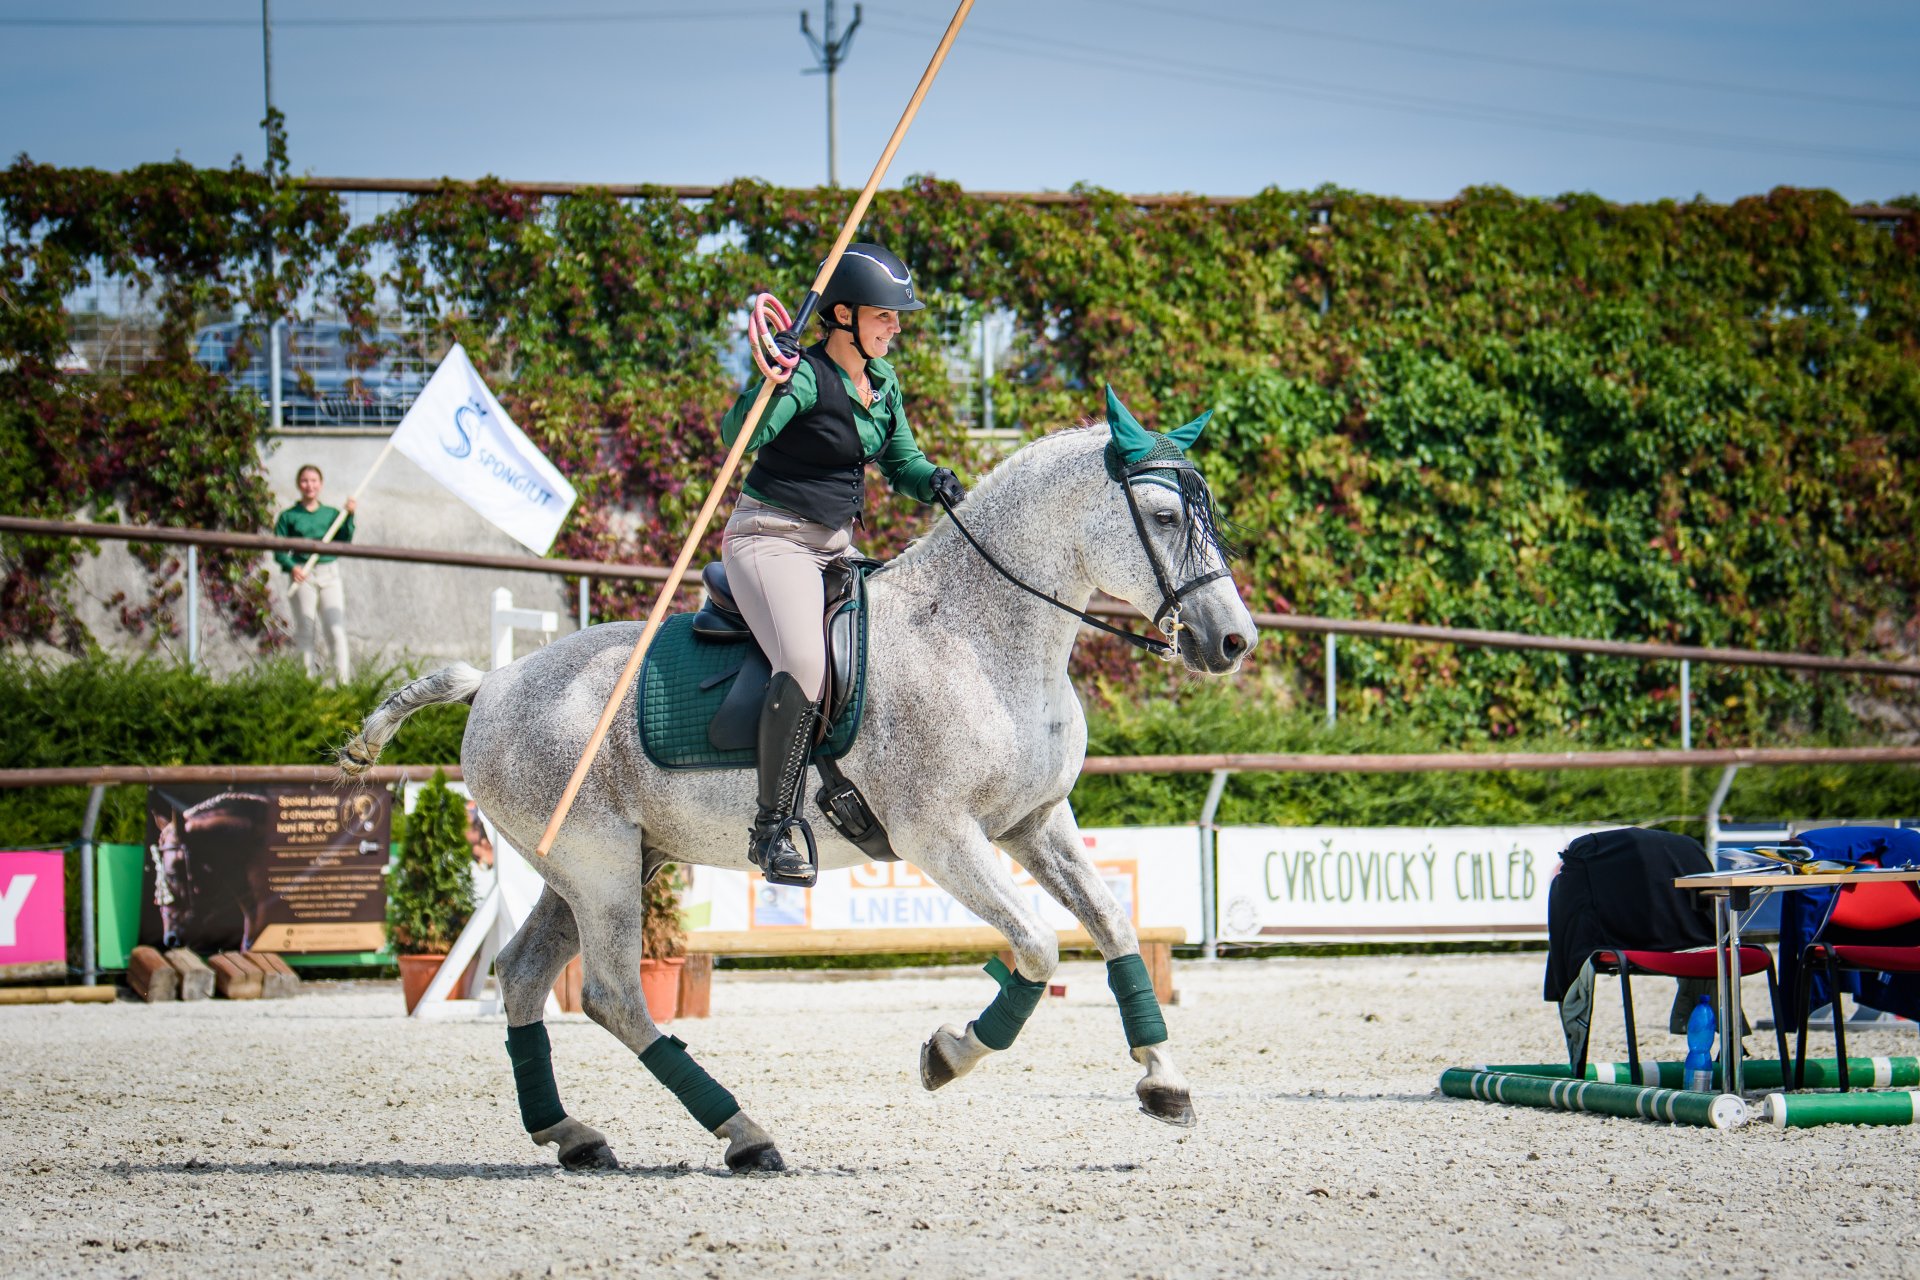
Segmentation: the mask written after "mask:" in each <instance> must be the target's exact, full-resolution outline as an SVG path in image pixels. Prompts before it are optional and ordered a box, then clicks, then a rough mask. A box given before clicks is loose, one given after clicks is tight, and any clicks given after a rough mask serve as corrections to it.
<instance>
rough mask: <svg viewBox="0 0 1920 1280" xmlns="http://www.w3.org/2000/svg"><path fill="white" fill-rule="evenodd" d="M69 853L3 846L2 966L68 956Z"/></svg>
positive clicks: (48, 961) (0, 881) (50, 961)
mask: <svg viewBox="0 0 1920 1280" xmlns="http://www.w3.org/2000/svg"><path fill="white" fill-rule="evenodd" d="M66 877H67V858H66V855H65V854H63V853H59V852H57V851H56V852H40V851H36V852H24V851H20V850H0V969H4V968H6V967H7V966H9V965H19V964H65V963H66V960H67V878H66Z"/></svg>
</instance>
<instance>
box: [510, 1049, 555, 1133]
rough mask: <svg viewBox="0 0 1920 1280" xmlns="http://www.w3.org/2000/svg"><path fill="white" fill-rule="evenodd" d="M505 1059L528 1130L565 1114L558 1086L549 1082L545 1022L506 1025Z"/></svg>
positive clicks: (550, 1071) (550, 1124)
mask: <svg viewBox="0 0 1920 1280" xmlns="http://www.w3.org/2000/svg"><path fill="white" fill-rule="evenodd" d="M507 1059H508V1060H509V1061H510V1062H512V1063H513V1087H514V1089H515V1090H516V1091H518V1093H519V1095H520V1123H521V1124H523V1125H525V1126H526V1128H527V1132H528V1133H538V1132H540V1131H541V1130H542V1129H551V1128H552V1127H553V1126H554V1125H556V1124H559V1123H560V1122H561V1121H562V1120H565V1119H566V1118H567V1109H566V1108H565V1107H563V1106H561V1105H560V1090H559V1088H558V1087H557V1086H556V1085H555V1084H554V1083H553V1045H552V1043H551V1042H550V1041H549V1040H548V1039H547V1024H546V1023H544V1022H530V1023H528V1024H527V1025H526V1026H524V1027H508V1028H507Z"/></svg>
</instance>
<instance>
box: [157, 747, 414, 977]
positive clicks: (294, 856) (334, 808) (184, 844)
mask: <svg viewBox="0 0 1920 1280" xmlns="http://www.w3.org/2000/svg"><path fill="white" fill-rule="evenodd" d="M392 835H393V797H392V795H391V794H390V793H388V792H387V791H385V790H384V789H370V790H364V791H338V790H334V789H333V788H330V787H311V786H304V785H298V784H273V783H266V784H247V785H244V786H240V785H236V786H167V787H152V788H149V789H148V791H147V839H146V850H147V857H146V867H145V870H144V873H143V876H142V887H141V897H140V940H141V941H142V942H144V943H148V944H150V945H153V946H158V947H191V948H192V949H193V950H195V951H230V950H239V951H249V950H251V951H287V952H348V951H378V950H380V949H381V947H383V946H384V945H385V942H386V933H385V928H386V925H385V922H386V914H387V891H386V870H387V856H388V849H389V846H390V842H391V839H392Z"/></svg>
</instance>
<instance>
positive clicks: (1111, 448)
mask: <svg viewBox="0 0 1920 1280" xmlns="http://www.w3.org/2000/svg"><path fill="white" fill-rule="evenodd" d="M1212 416H1213V410H1211V409H1209V410H1207V411H1206V412H1205V413H1203V414H1201V415H1200V416H1199V417H1197V418H1195V419H1194V420H1193V421H1192V422H1189V423H1187V424H1186V425H1185V426H1182V427H1175V428H1174V429H1173V430H1172V431H1168V432H1166V433H1165V434H1162V433H1160V432H1157V431H1149V430H1147V429H1146V428H1145V427H1143V426H1141V425H1140V420H1139V419H1138V418H1135V417H1134V416H1133V415H1132V414H1131V413H1129V412H1127V406H1125V405H1124V404H1121V403H1120V397H1119V396H1118V395H1117V394H1116V393H1115V392H1114V389H1113V388H1112V387H1111V386H1109V387H1108V388H1107V427H1108V429H1109V430H1110V431H1111V432H1112V436H1111V437H1110V438H1109V439H1108V441H1107V452H1106V463H1107V474H1108V475H1109V476H1111V477H1112V478H1113V480H1114V483H1116V484H1128V483H1131V482H1133V481H1144V482H1148V483H1152V484H1158V485H1165V486H1166V487H1167V488H1169V489H1178V488H1179V487H1180V482H1179V481H1178V480H1177V479H1175V478H1174V476H1173V475H1172V474H1171V473H1170V472H1167V471H1159V470H1146V471H1133V474H1131V475H1129V474H1128V472H1129V471H1132V470H1133V469H1134V468H1136V467H1138V466H1139V465H1140V464H1141V463H1150V462H1185V461H1186V458H1187V450H1188V449H1191V448H1192V447H1193V443H1194V441H1196V440H1198V439H1199V438H1200V433H1201V431H1203V430H1205V429H1206V425H1207V419H1209V418H1211V417H1212Z"/></svg>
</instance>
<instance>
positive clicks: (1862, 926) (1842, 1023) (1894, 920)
mask: <svg viewBox="0 0 1920 1280" xmlns="http://www.w3.org/2000/svg"><path fill="white" fill-rule="evenodd" d="M1916 926H1920V889H1917V888H1916V887H1915V886H1914V885H1913V883H1912V882H1910V881H1904V880H1893V881H1889V882H1887V883H1886V884H1849V885H1842V886H1841V888H1840V892H1838V893H1836V894H1834V895H1833V907H1832V909H1831V910H1830V911H1828V913H1827V919H1826V922H1825V923H1823V924H1822V925H1821V926H1820V932H1819V933H1818V934H1817V935H1816V936H1815V938H1814V940H1813V941H1812V942H1810V943H1808V944H1807V947H1806V950H1804V951H1802V952H1801V953H1800V977H1799V981H1797V982H1796V983H1795V984H1794V1006H1793V1007H1794V1009H1795V1010H1796V1011H1797V1012H1798V1013H1799V1015H1800V1032H1799V1034H1798V1035H1797V1036H1796V1037H1795V1039H1794V1061H1793V1087H1794V1088H1796V1089H1799V1088H1801V1087H1803V1086H1804V1085H1805V1083H1806V1078H1807V1013H1808V1012H1809V1010H1808V1008H1807V1006H1808V1005H1809V1004H1810V1003H1811V1001H1812V987H1813V966H1814V965H1816V964H1817V965H1819V966H1820V968H1821V970H1822V971H1823V972H1824V973H1825V974H1826V975H1827V990H1829V991H1831V992H1833V1005H1832V1007H1833V1056H1834V1057H1836V1058H1838V1059H1839V1060H1840V1092H1842V1093H1845V1092H1846V1091H1847V1087H1848V1084H1847V1022H1846V1019H1845V1018H1844V1017H1842V1016H1841V1012H1840V1004H1841V1000H1840V986H1839V977H1840V974H1841V973H1843V972H1853V973H1920V946H1889V945H1886V943H1887V942H1891V941H1893V940H1894V939H1892V938H1889V939H1886V940H1884V941H1883V942H1879V943H1875V942H1869V941H1859V939H1862V938H1871V937H1872V935H1874V934H1888V933H1892V934H1895V935H1896V936H1898V937H1903V938H1911V937H1912V936H1913V930H1914V928H1915V927H1916ZM1830 932H1831V933H1835V934H1844V935H1846V937H1847V938H1849V939H1854V940H1853V941H1841V940H1840V939H1839V938H1838V937H1835V938H1832V939H1829V938H1828V937H1827V935H1828V934H1829V933H1830Z"/></svg>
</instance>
